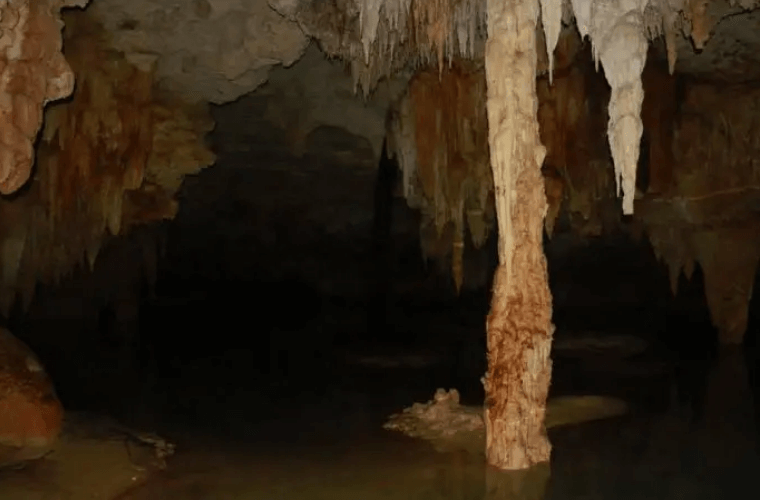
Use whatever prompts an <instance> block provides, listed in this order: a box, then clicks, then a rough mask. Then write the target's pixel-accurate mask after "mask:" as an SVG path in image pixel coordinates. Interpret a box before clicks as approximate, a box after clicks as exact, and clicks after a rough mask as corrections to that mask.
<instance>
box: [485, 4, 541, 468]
mask: <svg viewBox="0 0 760 500" xmlns="http://www.w3.org/2000/svg"><path fill="white" fill-rule="evenodd" d="M487 7H488V42H487V45H486V57H485V62H486V77H487V85H488V101H487V109H488V126H489V144H490V151H491V167H492V169H493V174H494V186H495V198H496V210H497V217H498V224H499V267H498V268H497V270H496V275H495V279H494V285H493V297H492V302H491V312H490V314H489V316H488V321H487V330H488V362H489V363H488V364H489V367H488V374H487V376H486V379H485V389H486V408H485V421H486V455H487V458H488V462H489V463H490V464H491V465H493V466H495V467H498V468H500V469H526V468H528V467H530V466H532V465H534V464H536V463H539V462H544V461H547V460H549V455H550V452H551V445H550V444H549V440H548V438H547V436H546V432H545V428H544V413H545V410H546V398H547V394H548V391H549V381H550V379H551V361H550V358H549V351H550V348H551V339H552V335H553V333H554V327H553V325H552V324H551V295H550V292H549V285H548V281H547V271H546V259H545V257H544V253H543V247H542V237H543V234H542V228H543V221H544V216H545V214H546V196H545V194H544V181H543V178H542V177H541V170H540V169H541V164H542V163H543V160H544V156H545V148H544V147H543V146H542V145H541V142H540V138H539V129H538V121H537V117H536V114H537V110H538V99H537V97H536V60H537V57H536V37H535V33H536V22H537V17H538V0H487Z"/></svg>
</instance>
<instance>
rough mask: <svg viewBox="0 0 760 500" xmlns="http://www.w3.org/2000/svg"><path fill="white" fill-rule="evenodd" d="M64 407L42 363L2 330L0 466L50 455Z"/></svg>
mask: <svg viewBox="0 0 760 500" xmlns="http://www.w3.org/2000/svg"><path fill="white" fill-rule="evenodd" d="M62 421H63V407H62V405H61V402H60V401H59V400H58V397H57V396H56V393H55V389H54V387H53V383H52V381H51V380H50V377H48V375H47V373H46V372H45V369H44V367H43V366H42V363H41V362H40V360H39V359H38V358H37V356H35V354H34V353H33V352H32V350H31V349H29V347H27V346H26V345H25V344H24V343H23V342H21V341H20V340H19V339H17V338H16V337H15V336H13V334H11V333H10V332H9V331H8V330H5V329H3V328H0V467H7V466H15V465H19V464H23V463H24V462H27V461H29V460H35V459H38V458H40V457H42V456H44V455H45V454H46V453H48V452H49V451H50V450H51V449H52V447H53V445H54V444H55V443H56V441H57V439H58V435H59V433H60V430H61V425H62Z"/></svg>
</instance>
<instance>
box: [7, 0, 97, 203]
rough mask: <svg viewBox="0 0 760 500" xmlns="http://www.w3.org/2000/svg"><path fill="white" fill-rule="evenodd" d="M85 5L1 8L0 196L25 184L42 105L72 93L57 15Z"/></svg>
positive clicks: (81, 0)
mask: <svg viewBox="0 0 760 500" xmlns="http://www.w3.org/2000/svg"><path fill="white" fill-rule="evenodd" d="M87 1H88V0H40V1H30V0H11V1H5V2H2V4H0V19H1V20H2V21H0V130H2V134H0V193H3V194H8V193H12V192H14V191H16V190H17V189H18V188H20V187H21V186H22V185H23V184H24V183H25V182H26V181H27V179H28V178H29V173H30V171H31V169H32V162H33V158H34V151H33V146H32V144H33V142H34V140H35V138H36V136H37V132H38V131H39V129H40V126H41V125H42V110H43V108H44V107H45V104H47V103H48V102H50V101H56V100H58V99H63V98H64V97H67V96H69V95H70V94H71V92H72V90H74V74H73V73H72V71H71V68H69V65H68V64H67V63H66V60H65V59H64V58H63V54H61V28H62V23H61V20H60V9H61V8H63V7H67V6H74V5H76V6H84V5H85V4H87Z"/></svg>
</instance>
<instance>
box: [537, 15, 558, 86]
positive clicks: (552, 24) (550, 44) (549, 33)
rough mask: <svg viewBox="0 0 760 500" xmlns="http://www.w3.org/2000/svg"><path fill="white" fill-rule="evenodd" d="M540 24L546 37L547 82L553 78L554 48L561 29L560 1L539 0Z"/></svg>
mask: <svg viewBox="0 0 760 500" xmlns="http://www.w3.org/2000/svg"><path fill="white" fill-rule="evenodd" d="M541 24H543V27H544V38H545V39H546V55H547V57H548V60H549V83H553V80H554V49H555V48H556V47H557V41H558V40H559V32H560V29H562V2H561V1H560V0H541Z"/></svg>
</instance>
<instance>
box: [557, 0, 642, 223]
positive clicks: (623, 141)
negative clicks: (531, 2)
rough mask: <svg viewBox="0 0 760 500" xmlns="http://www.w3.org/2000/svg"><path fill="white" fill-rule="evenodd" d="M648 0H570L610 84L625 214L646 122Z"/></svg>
mask: <svg viewBox="0 0 760 500" xmlns="http://www.w3.org/2000/svg"><path fill="white" fill-rule="evenodd" d="M647 1H648V0H608V1H600V0H597V1H594V0H572V5H573V10H574V11H575V19H576V24H577V26H578V31H579V32H580V34H581V36H582V37H585V36H586V35H588V36H589V37H590V38H591V41H592V43H593V51H594V58H595V59H596V61H597V64H598V62H599V61H600V60H601V62H602V66H603V67H604V74H605V76H606V77H607V82H609V84H610V87H611V88H612V94H611V96H610V103H609V115H610V120H609V122H608V124H607V136H608V138H609V141H610V150H611V151H612V159H613V162H614V164H615V182H616V184H617V190H618V195H620V192H621V189H622V194H623V213H624V214H632V213H633V198H634V192H635V189H636V166H637V164H638V161H639V145H640V142H641V133H642V132H643V128H644V127H643V124H642V122H641V105H642V103H643V102H644V88H643V86H642V83H641V74H642V72H643V71H644V64H645V63H646V56H647V49H648V46H649V44H648V42H647V39H646V34H645V33H646V31H645V26H644V8H645V7H646V4H647Z"/></svg>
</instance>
